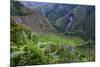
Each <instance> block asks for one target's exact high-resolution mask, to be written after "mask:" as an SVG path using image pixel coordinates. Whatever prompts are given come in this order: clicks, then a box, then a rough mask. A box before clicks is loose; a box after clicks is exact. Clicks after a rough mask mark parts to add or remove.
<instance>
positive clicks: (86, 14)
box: [55, 6, 95, 39]
mask: <svg viewBox="0 0 100 67" xmlns="http://www.w3.org/2000/svg"><path fill="white" fill-rule="evenodd" d="M55 27H56V28H57V29H58V30H60V31H62V32H76V31H78V30H80V31H81V32H82V33H83V34H84V35H85V36H86V37H87V38H89V39H94V36H95V35H94V34H95V8H94V7H93V6H78V7H76V8H74V9H73V10H71V11H70V12H69V13H67V14H66V15H65V16H63V17H61V18H59V19H57V20H56V22H55Z"/></svg>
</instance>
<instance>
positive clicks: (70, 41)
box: [37, 33, 84, 46]
mask: <svg viewBox="0 0 100 67" xmlns="http://www.w3.org/2000/svg"><path fill="white" fill-rule="evenodd" d="M37 37H38V41H39V42H42V43H44V44H45V43H51V44H56V45H69V46H78V45H82V43H84V40H83V39H81V38H79V37H69V36H68V37H67V36H64V35H56V34H43V33H41V34H39V35H38V36H37Z"/></svg>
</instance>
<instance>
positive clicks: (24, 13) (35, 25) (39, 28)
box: [11, 2, 56, 33]
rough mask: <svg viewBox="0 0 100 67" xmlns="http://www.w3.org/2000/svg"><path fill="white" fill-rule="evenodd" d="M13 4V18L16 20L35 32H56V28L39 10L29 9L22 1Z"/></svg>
mask: <svg viewBox="0 0 100 67" xmlns="http://www.w3.org/2000/svg"><path fill="white" fill-rule="evenodd" d="M12 4H13V5H11V7H12V8H11V10H12V11H11V12H13V13H12V15H13V16H11V19H12V20H13V21H14V22H16V23H19V24H24V25H25V26H26V27H27V28H30V29H31V30H32V31H33V32H44V33H56V29H55V28H54V27H53V26H52V25H51V24H50V22H49V20H48V19H47V18H46V17H44V16H41V15H40V14H39V13H38V12H35V11H31V10H27V8H26V7H24V6H23V5H22V4H21V3H20V2H13V3H12ZM17 5H18V6H17ZM20 13H21V14H20Z"/></svg>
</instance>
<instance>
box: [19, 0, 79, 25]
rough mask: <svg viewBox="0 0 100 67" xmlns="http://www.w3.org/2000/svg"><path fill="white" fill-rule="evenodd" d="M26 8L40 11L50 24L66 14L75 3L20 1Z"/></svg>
mask: <svg viewBox="0 0 100 67" xmlns="http://www.w3.org/2000/svg"><path fill="white" fill-rule="evenodd" d="M20 2H21V3H22V4H23V5H24V6H26V7H27V8H29V9H31V10H33V11H38V12H40V13H41V14H42V15H43V16H46V17H47V18H48V19H49V20H50V21H51V23H52V24H54V23H55V21H56V20H57V19H58V18H60V17H63V16H64V15H66V14H67V13H68V12H69V11H70V10H72V9H73V8H75V7H76V6H77V5H72V4H67V5H66V4H59V3H44V2H27V1H24V2H23V1H20Z"/></svg>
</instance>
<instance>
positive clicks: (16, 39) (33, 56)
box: [11, 21, 95, 66]
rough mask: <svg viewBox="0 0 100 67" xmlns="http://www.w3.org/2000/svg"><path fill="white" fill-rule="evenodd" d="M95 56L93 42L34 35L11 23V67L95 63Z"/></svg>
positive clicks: (77, 38) (65, 37)
mask: <svg viewBox="0 0 100 67" xmlns="http://www.w3.org/2000/svg"><path fill="white" fill-rule="evenodd" d="M91 45H93V46H91ZM90 48H91V49H90ZM94 55H95V54H94V43H92V41H89V42H84V40H83V39H82V38H79V37H75V36H74V37H71V36H68V37H67V36H64V35H55V34H45V33H39V34H34V33H32V32H31V31H30V30H29V29H27V28H26V27H25V26H23V25H19V24H16V23H15V22H13V21H12V22H11V66H18V65H37V64H54V63H55V64H56V63H70V62H80V61H81V62H84V61H94V60H95V56H94Z"/></svg>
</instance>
